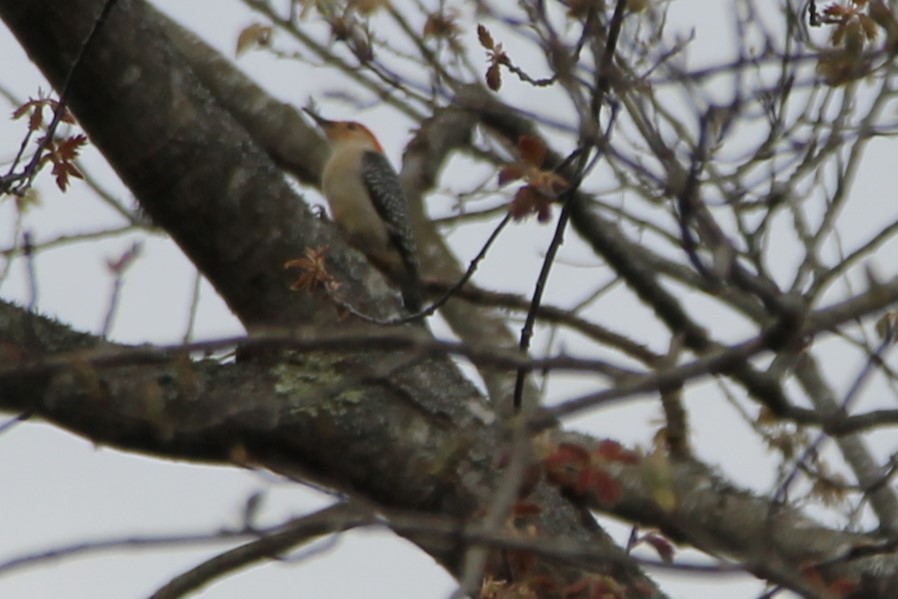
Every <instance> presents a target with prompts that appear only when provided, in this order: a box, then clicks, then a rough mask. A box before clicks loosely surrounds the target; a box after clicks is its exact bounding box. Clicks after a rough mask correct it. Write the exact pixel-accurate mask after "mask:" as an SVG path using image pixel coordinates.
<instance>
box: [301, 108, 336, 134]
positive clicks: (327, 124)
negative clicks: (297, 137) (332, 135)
mask: <svg viewBox="0 0 898 599" xmlns="http://www.w3.org/2000/svg"><path fill="white" fill-rule="evenodd" d="M303 110H304V111H305V112H306V114H308V115H309V116H310V117H312V120H314V121H315V122H316V123H318V125H319V126H320V127H321V128H322V129H325V130H327V129H328V128H329V127H332V126H333V125H334V121H329V120H327V119H326V118H324V117H323V116H321V115H319V114H318V113H317V112H315V111H313V110H310V109H309V108H303Z"/></svg>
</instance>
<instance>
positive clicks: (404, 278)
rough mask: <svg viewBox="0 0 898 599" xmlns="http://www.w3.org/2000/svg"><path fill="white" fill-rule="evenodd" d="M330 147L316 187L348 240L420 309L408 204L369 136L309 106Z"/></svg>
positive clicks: (407, 302)
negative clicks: (319, 181)
mask: <svg viewBox="0 0 898 599" xmlns="http://www.w3.org/2000/svg"><path fill="white" fill-rule="evenodd" d="M305 110H306V112H307V113H308V114H309V115H310V116H311V117H312V118H313V119H315V121H316V122H317V123H318V125H319V126H320V127H321V129H322V130H323V131H324V134H325V135H326V136H327V140H328V142H329V143H330V146H331V155H330V158H329V159H328V161H327V164H325V165H324V171H323V172H322V174H321V189H322V191H323V192H324V197H325V198H326V199H327V203H328V204H329V205H330V209H331V214H332V216H333V218H334V222H335V223H336V224H337V227H338V228H339V229H340V232H341V233H342V234H343V236H344V237H345V239H346V240H347V241H348V242H349V244H350V245H351V246H352V247H354V248H356V249H357V250H359V251H360V252H362V253H363V254H365V256H366V257H367V258H368V260H369V261H370V262H371V263H372V264H373V265H374V266H376V267H377V268H378V269H379V270H380V271H381V272H383V273H384V274H385V275H387V277H389V278H390V279H391V280H392V281H393V282H394V283H396V284H397V285H398V286H399V290H400V292H401V293H402V303H403V304H404V305H405V308H406V310H408V311H409V312H419V311H420V310H421V279H420V275H419V273H418V257H417V255H416V251H415V240H414V237H413V236H412V230H411V223H410V222H409V214H408V206H407V205H406V200H405V195H404V194H403V193H402V187H401V186H400V185H399V177H398V176H397V175H396V171H394V170H393V167H392V166H390V162H389V160H387V157H386V156H385V155H384V153H383V148H382V147H381V146H380V143H378V141H377V138H376V137H374V134H372V133H371V131H369V130H368V128H367V127H365V126H364V125H362V124H360V123H356V122H354V121H329V120H327V119H325V118H322V117H320V116H319V115H317V114H315V113H314V112H312V111H311V110H308V109H305Z"/></svg>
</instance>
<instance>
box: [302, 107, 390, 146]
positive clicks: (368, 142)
mask: <svg viewBox="0 0 898 599" xmlns="http://www.w3.org/2000/svg"><path fill="white" fill-rule="evenodd" d="M303 110H305V111H306V113H308V115H309V116H311V117H312V119H313V120H314V121H315V122H316V123H318V126H319V127H321V130H322V131H324V135H325V136H327V140H328V142H330V144H331V146H332V147H336V146H342V145H353V146H360V147H363V148H365V149H369V150H374V151H376V152H381V153H382V152H383V148H382V147H381V145H380V143H379V142H378V141H377V138H376V137H374V134H373V133H371V130H370V129H368V127H366V126H365V125H363V124H361V123H357V122H356V121H331V120H329V119H326V118H324V117H322V116H320V115H319V114H317V113H315V112H313V111H311V110H309V109H308V108H303Z"/></svg>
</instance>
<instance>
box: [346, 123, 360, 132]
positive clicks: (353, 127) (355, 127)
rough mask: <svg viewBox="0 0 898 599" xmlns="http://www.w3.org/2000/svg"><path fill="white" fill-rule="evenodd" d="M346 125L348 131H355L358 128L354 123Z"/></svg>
mask: <svg viewBox="0 0 898 599" xmlns="http://www.w3.org/2000/svg"><path fill="white" fill-rule="evenodd" d="M346 126H347V127H348V128H349V130H350V131H355V130H356V129H357V128H358V127H357V126H356V124H355V123H349V124H348V125H346Z"/></svg>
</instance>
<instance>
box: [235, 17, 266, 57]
mask: <svg viewBox="0 0 898 599" xmlns="http://www.w3.org/2000/svg"><path fill="white" fill-rule="evenodd" d="M271 31H272V30H271V27H269V26H268V25H263V24H262V23H253V24H252V25H248V26H246V27H244V28H243V30H242V31H241V32H240V33H239V34H238V35H237V48H236V51H235V53H234V54H235V55H236V56H238V57H239V56H241V55H242V54H243V53H244V52H246V51H247V50H249V49H250V48H252V47H265V46H268V44H270V43H271Z"/></svg>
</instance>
